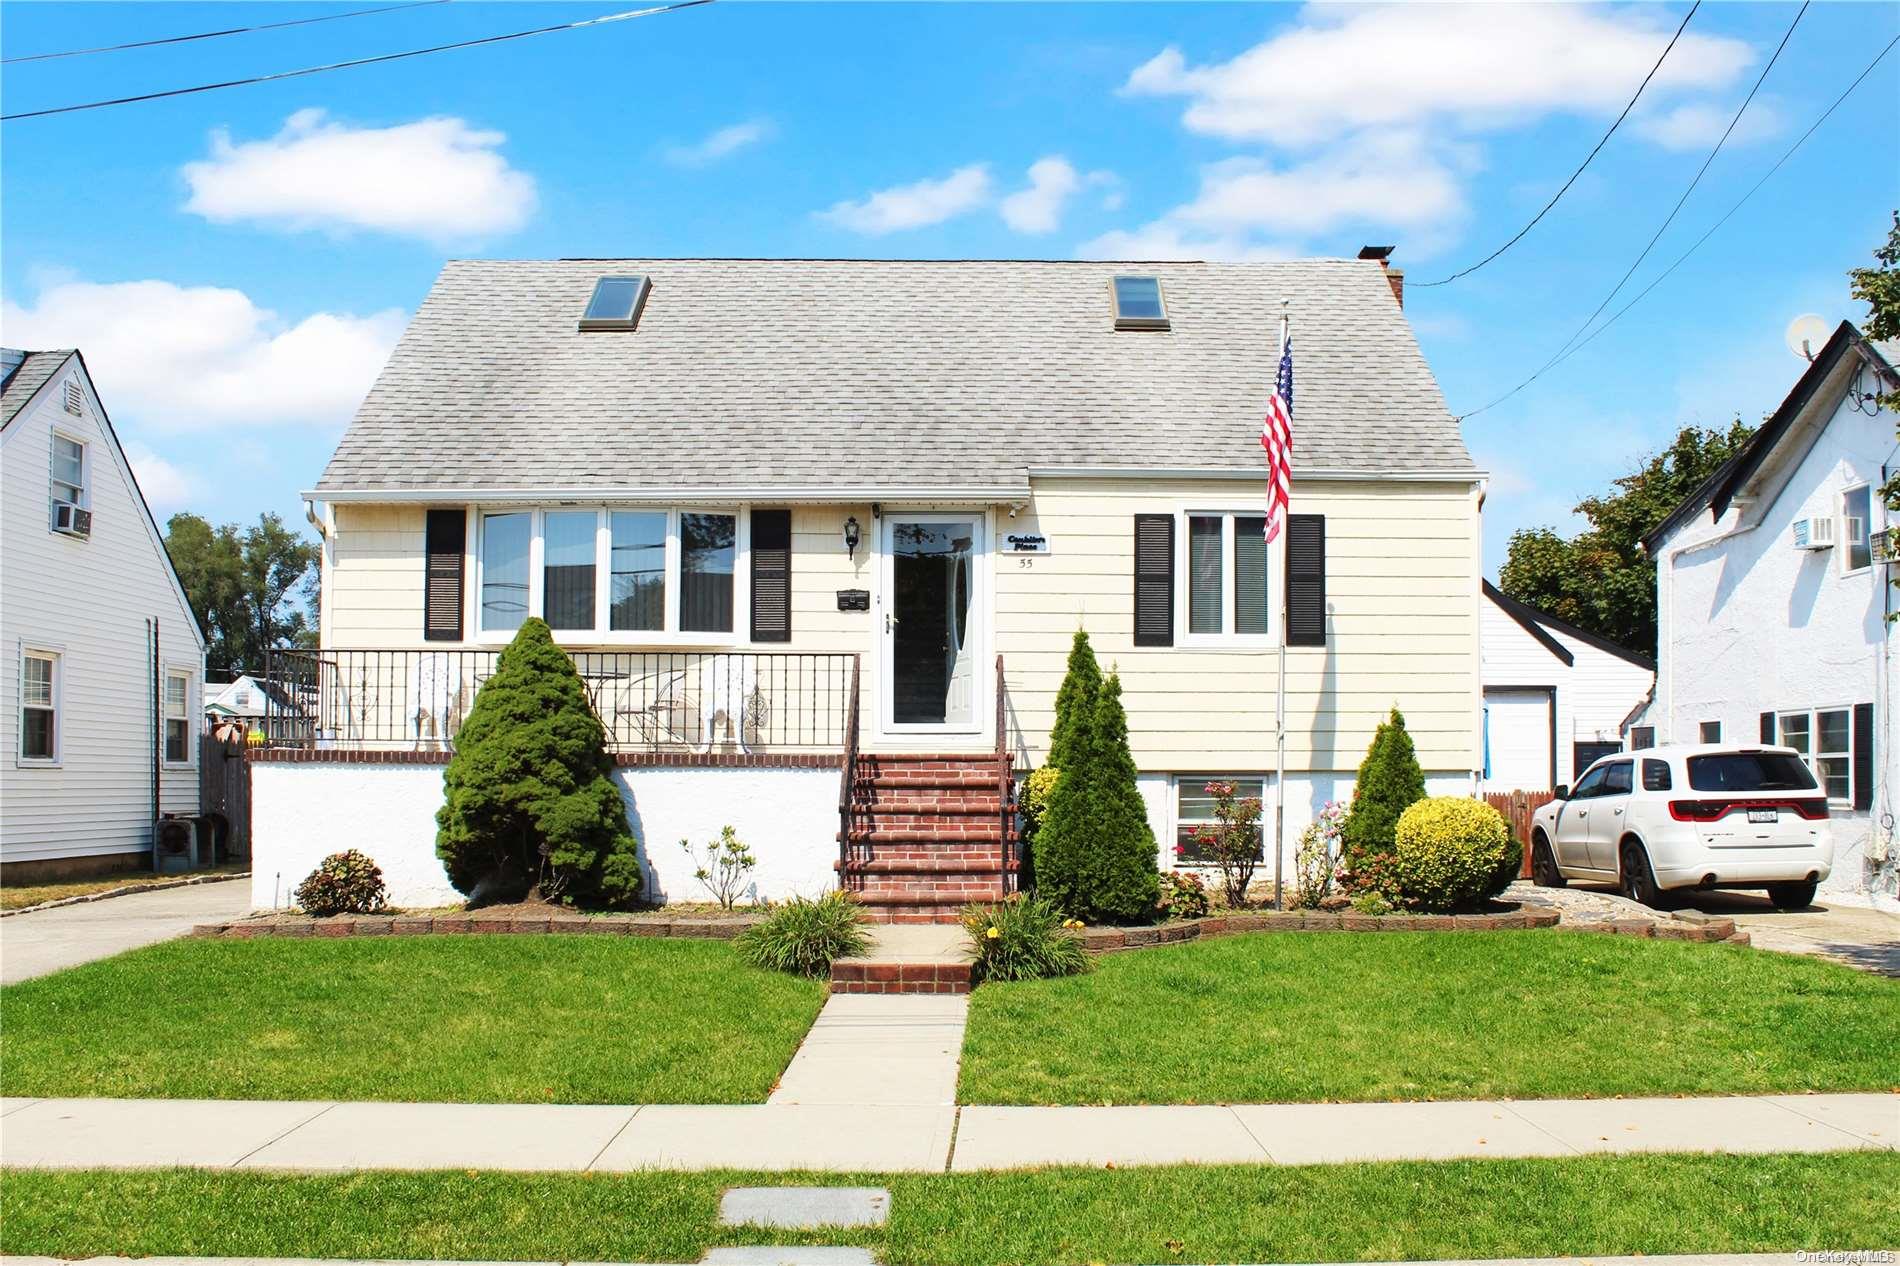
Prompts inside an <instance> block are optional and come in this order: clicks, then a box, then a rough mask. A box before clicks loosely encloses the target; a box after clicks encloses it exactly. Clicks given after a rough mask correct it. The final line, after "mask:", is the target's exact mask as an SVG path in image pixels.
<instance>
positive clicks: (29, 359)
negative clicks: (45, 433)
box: [0, 347, 73, 428]
mask: <svg viewBox="0 0 1900 1266" xmlns="http://www.w3.org/2000/svg"><path fill="white" fill-rule="evenodd" d="M7 350H8V351H12V350H13V349H11V348H8V349H7ZM18 354H19V355H21V356H23V358H24V359H22V360H21V361H20V364H19V367H18V368H17V369H15V370H14V371H13V372H12V373H11V374H9V375H8V376H7V379H6V382H5V384H4V385H0V428H4V427H5V426H6V425H7V423H9V422H11V421H13V419H14V418H15V417H17V416H19V412H20V410H22V409H24V408H26V402H27V401H29V400H31V399H32V398H33V397H34V396H35V395H36V394H38V392H39V389H40V388H41V387H44V386H45V385H46V380H47V379H49V378H51V377H52V376H53V375H54V374H56V373H58V372H59V367H60V366H61V365H64V364H65V363H66V360H67V358H68V357H70V356H71V355H72V354H73V349H72V348H70V347H67V348H61V349H59V350H56V351H50V352H24V353H18Z"/></svg>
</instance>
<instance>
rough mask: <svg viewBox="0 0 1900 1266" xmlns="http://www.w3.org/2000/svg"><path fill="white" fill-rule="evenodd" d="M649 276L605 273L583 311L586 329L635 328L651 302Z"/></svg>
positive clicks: (596, 284)
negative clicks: (648, 292)
mask: <svg viewBox="0 0 1900 1266" xmlns="http://www.w3.org/2000/svg"><path fill="white" fill-rule="evenodd" d="M648 289H649V287H648V285H647V279H646V278H645V277H602V278H601V279H600V280H599V281H596V282H595V283H594V297H593V298H591V299H589V300H588V301H587V311H586V312H583V313H582V314H581V329H582V330H631V329H633V328H634V327H635V326H637V325H639V324H640V309H642V308H644V307H645V306H646V302H647V290H648Z"/></svg>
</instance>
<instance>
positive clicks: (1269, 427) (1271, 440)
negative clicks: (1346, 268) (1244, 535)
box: [1260, 318, 1293, 543]
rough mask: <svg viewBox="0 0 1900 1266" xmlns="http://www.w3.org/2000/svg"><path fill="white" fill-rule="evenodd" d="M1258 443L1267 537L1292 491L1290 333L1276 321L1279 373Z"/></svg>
mask: <svg viewBox="0 0 1900 1266" xmlns="http://www.w3.org/2000/svg"><path fill="white" fill-rule="evenodd" d="M1260 447H1262V448H1264V449H1266V450H1267V541H1268V542H1269V543H1271V542H1272V541H1273V540H1274V539H1275V538H1276V537H1278V536H1279V535H1280V525H1281V524H1282V523H1284V522H1285V521H1286V510H1287V502H1288V500H1289V499H1290V498H1291V497H1292V495H1293V336H1292V335H1291V334H1289V333H1288V332H1287V328H1286V321H1285V319H1284V318H1282V320H1281V322H1280V377H1279V379H1278V381H1277V382H1275V383H1274V387H1273V398H1272V399H1271V400H1269V401H1267V418H1266V421H1265V422H1263V423H1261V425H1260Z"/></svg>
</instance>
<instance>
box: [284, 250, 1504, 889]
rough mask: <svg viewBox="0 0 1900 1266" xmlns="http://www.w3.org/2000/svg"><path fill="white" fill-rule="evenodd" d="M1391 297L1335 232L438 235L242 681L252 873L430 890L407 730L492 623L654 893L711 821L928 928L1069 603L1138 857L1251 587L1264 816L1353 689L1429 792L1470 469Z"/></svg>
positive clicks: (1451, 742)
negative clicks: (1120, 767)
mask: <svg viewBox="0 0 1900 1266" xmlns="http://www.w3.org/2000/svg"><path fill="white" fill-rule="evenodd" d="M1399 296H1400V281H1399V275H1398V274H1397V272H1396V271H1389V270H1387V269H1386V268H1385V267H1384V266H1383V265H1382V263H1381V262H1379V261H1378V260H1377V259H1371V260H1360V261H1348V260H1317V261H1310V262H1301V263H1261V264H1214V263H1154V264H1148V263H1143V264H1112V263H1052V262H1009V261H941V262H917V261H888V262H877V261H838V260H704V259H702V260H662V259H653V260H551V261H486V260H464V261H455V262H451V263H450V264H448V265H447V266H446V267H445V268H444V270H443V272H442V274H441V276H440V277H439V278H438V279H437V281H436V284H435V287H434V289H433V290H432V291H431V293H430V294H429V296H428V298H427V300H426V301H425V302H424V303H423V304H422V306H421V308H420V310H419V311H418V312H417V314H416V317H415V320H414V321H413V323H412V324H411V325H410V327H409V329H408V331H407V332H406V333H405V334H404V336H403V338H402V340H401V342H400V344H399V345H398V347H397V349H396V351H395V353H394V354H393V356H392V357H391V359H390V362H389V364H388V366H387V367H386V368H385V369H384V371H383V373H382V375H381V377H380V378H379V379H378V380H377V382H376V384H375V386H374V388H373V389H372V390H371V391H370V393H369V396H368V398H367V399H366V400H365V402H364V403H363V406H362V408H361V409H360V410H359V412H358V413H357V416H356V418H355V421H354V422H353V423H352V425H351V426H350V428H349V431H348V433H347V434H346V435H345V436H344V438H343V440H342V442H341V444H340V445H339V446H338V448H337V451H336V454H335V456H334V458H333V459H332V460H331V462H330V464H329V467H328V468H327V469H326V470H325V472H324V474H323V476H322V478H321V480H320V481H318V483H317V485H316V488H315V489H314V490H313V491H311V492H310V493H309V494H307V495H308V496H309V497H310V498H311V500H312V502H313V511H314V513H315V515H316V517H317V519H318V520H319V521H320V523H321V524H322V529H323V537H324V540H323V572H322V608H321V610H322V624H321V630H320V632H321V646H322V651H321V652H319V653H316V654H313V655H303V656H297V655H291V654H286V653H282V652H279V653H278V654H277V656H276V657H275V660H274V664H275V667H274V669H273V671H274V672H275V673H276V674H277V676H278V677H280V678H282V679H283V680H282V685H283V688H284V689H285V690H286V691H287V692H288V693H289V694H291V695H292V696H293V697H298V698H306V699H311V700H315V701H317V702H315V703H313V704H312V706H311V707H310V708H309V709H307V710H305V712H303V713H300V714H299V715H297V716H292V717H281V718H272V719H270V720H269V721H268V722H267V725H268V726H269V728H270V730H271V734H272V744H271V747H270V748H269V749H268V750H266V751H264V752H262V753H260V754H259V756H258V761H257V763H256V764H255V765H254V767H253V772H254V792H255V805H256V808H255V812H256V840H257V844H256V848H257V856H258V865H257V870H258V872H259V874H260V875H266V874H268V873H269V872H271V871H273V870H278V869H281V871H282V873H283V875H284V880H285V882H286V883H290V882H293V881H294V879H295V878H297V877H299V872H298V868H299V867H302V866H304V865H305V863H306V862H314V860H315V856H316V855H317V852H318V850H319V849H321V848H322V847H324V846H325V845H326V842H328V841H334V840H336V839H341V838H349V839H352V840H355V839H359V838H366V839H369V840H371V841H375V842H379V847H380V848H382V849H383V850H384V851H383V853H382V854H379V859H380V860H382V861H383V864H384V868H385V870H386V871H387V872H389V873H390V874H391V875H392V882H395V883H397V884H398V885H399V886H402V887H405V888H406V889H407V890H409V891H411V892H414V891H416V890H419V889H430V890H431V891H432V892H433V893H434V895H436V896H438V897H446V896H448V895H452V894H449V893H448V892H447V890H446V888H445V887H444V881H443V880H442V877H441V873H440V869H439V867H437V865H436V863H435V861H434V858H433V856H432V855H430V841H431V837H432V835H433V826H432V819H431V817H430V815H431V814H432V813H433V811H434V809H435V807H436V805H437V804H438V803H439V801H440V762H441V761H442V760H444V759H446V747H447V746H448V744H447V742H446V740H447V739H448V738H449V736H451V735H452V734H453V732H454V729H455V727H456V726H457V725H458V724H459V722H460V718H461V717H462V716H463V715H465V713H466V709H467V707H468V706H469V703H470V701H471V699H472V697H473V690H474V687H475V686H477V685H478V684H479V681H480V679H482V678H483V677H484V676H485V674H486V673H487V672H488V671H490V664H491V662H492V656H493V654H494V652H495V651H496V650H497V649H498V648H500V647H501V646H503V645H505V644H506V643H507V641H508V640H509V639H510V638H511V637H512V636H513V635H514V631H515V629H516V628H517V627H518V625H519V624H520V622H521V620H522V618H523V617H524V616H525V615H530V614H532V615H538V616H542V617H544V618H546V619H547V620H548V621H549V623H550V624H551V625H553V627H554V630H555V636H556V638H557V639H558V640H559V641H560V642H561V643H562V644H563V645H564V646H566V647H568V648H570V650H571V651H572V652H573V653H574V654H575V656H576V659H577V661H578V662H579V664H580V667H581V671H582V673H583V677H584V678H585V679H586V680H587V681H588V683H589V687H590V690H592V691H593V694H594V699H595V703H596V707H597V710H598V711H599V712H600V714H601V717H602V719H603V721H604V722H605V723H606V724H607V727H608V729H609V732H610V739H611V740H612V742H613V744H614V746H615V747H616V749H617V750H618V751H619V760H620V762H621V771H620V774H621V778H622V781H623V784H624V786H625V788H626V795H627V798H628V801H629V811H630V813H631V815H632V817H633V820H634V824H635V826H636V829H637V830H638V831H639V833H640V834H641V835H642V837H643V839H644V841H645V843H646V846H647V854H648V858H649V862H650V864H651V865H652V867H653V868H654V871H655V874H654V875H653V879H654V885H655V889H656V891H658V892H661V893H665V894H667V895H671V896H675V897H678V896H693V895H695V894H694V892H693V889H692V885H691V881H690V878H686V877H685V874H686V872H685V870H684V868H683V867H682V866H681V864H680V863H681V862H682V861H683V860H684V859H683V857H682V856H681V854H680V850H679V848H678V846H677V844H676V841H677V840H679V839H680V838H681V837H682V836H692V837H694V838H696V839H697V838H702V837H706V836H710V835H715V834H717V832H718V829H719V827H720V826H721V825H722V824H724V823H732V824H733V825H734V826H735V827H737V828H738V830H739V833H740V835H741V837H742V838H744V839H746V840H747V841H748V842H749V843H750V844H751V845H752V846H753V849H754V851H755V853H757V854H758V855H759V857H760V869H759V873H758V887H759V891H760V892H762V893H767V894H781V893H785V892H789V891H794V890H797V891H806V892H810V891H814V890H816V889H818V888H820V887H823V886H826V885H828V884H829V883H830V882H832V879H833V876H834V873H835V871H834V865H836V866H841V867H842V868H843V870H844V873H845V877H846V882H847V884H848V885H849V886H851V887H853V888H854V889H856V890H858V891H860V892H861V893H862V894H863V895H864V896H865V897H866V899H867V901H869V902H870V903H871V904H872V906H873V908H874V909H877V910H878V911H879V912H880V914H881V915H883V916H884V917H915V918H941V917H948V916H949V915H950V914H953V913H954V911H955V909H956V907H957V906H958V905H959V904H961V903H962V902H963V901H964V900H967V899H968V898H969V897H971V896H981V895H983V894H985V893H995V892H997V891H999V890H1001V889H1002V888H1006V887H1007V886H1008V884H1009V882H1010V879H1009V874H1010V873H1011V871H1012V869H1013V865H1014V862H1013V859H1012V858H1011V856H1010V854H1009V852H1008V848H1009V844H1010V841H1009V839H1008V838H1007V834H1008V827H1007V823H1008V821H1009V820H1010V819H1009V814H1008V810H1007V806H1006V805H1003V804H999V795H998V791H997V789H998V788H999V787H1000V786H1007V785H1008V779H1009V778H1010V777H1011V776H1014V777H1021V776H1022V775H1023V774H1024V773H1026V772H1027V770H1028V769H1029V768H1031V767H1033V766H1034V765H1035V764H1037V763H1039V762H1040V761H1041V760H1042V758H1043V753H1044V750H1045V748H1046V744H1047V741H1048V733H1049V728H1050V724H1051V721H1052V717H1053V704H1054V699H1055V694H1056V689H1057V687H1058V685H1059V684H1060V682H1061V679H1062V674H1063V665H1064V659H1065V656H1066V654H1067V652H1068V650H1069V644H1070V639H1071V636H1072V635H1073V633H1074V632H1075V630H1077V629H1078V628H1082V629H1086V630H1088V632H1089V634H1090V636H1091V637H1092V639H1093V641H1094V646H1095V649H1096V652H1097V654H1098V656H1099V657H1100V659H1101V661H1102V663H1103V665H1104V668H1105V669H1108V668H1113V669H1116V670H1118V671H1119V672H1120V674H1121V677H1122V682H1123V685H1124V689H1125V695H1124V699H1125V702H1126V706H1127V710H1128V716H1129V728H1130V739H1131V746H1132V748H1133V752H1134V757H1135V760H1136V762H1137V764H1138V766H1139V769H1140V778H1141V787H1142V791H1143V794H1144V795H1145V797H1146V799H1147V803H1148V807H1149V815H1150V819H1151V822H1152V824H1153V827H1154V830H1155V834H1156V836H1157V838H1158V840H1159V841H1160V846H1161V849H1162V852H1163V855H1164V858H1165V859H1167V860H1168V861H1170V862H1171V861H1172V858H1173V847H1172V846H1173V843H1174V841H1175V840H1177V839H1179V838H1181V836H1182V833H1183V831H1184V830H1185V828H1186V827H1187V826H1189V825H1191V824H1192V823H1193V822H1194V821H1196V820H1198V819H1199V818H1200V817H1201V816H1202V815H1204V814H1205V813H1206V812H1207V811H1208V805H1207V803H1206V799H1205V796H1204V795H1203V793H1202V790H1201V789H1202V788H1203V786H1204V785H1205V783H1206V782H1207V780H1208V778H1209V776H1211V775H1219V776H1222V777H1233V778H1236V779H1239V780H1240V781H1241V782H1242V784H1243V786H1244V787H1245V788H1247V789H1249V790H1254V789H1260V788H1263V786H1265V784H1266V781H1267V774H1268V772H1269V771H1270V770H1271V769H1272V767H1273V765H1274V760H1275V757H1274V752H1275V681H1276V657H1277V655H1278V654H1279V652H1278V651H1277V650H1276V647H1277V645H1278V643H1279V641H1280V636H1281V625H1282V622H1283V621H1284V622H1285V625H1286V633H1287V637H1286V640H1287V642H1288V643H1289V644H1290V649H1289V650H1288V651H1287V652H1286V659H1287V663H1286V669H1287V698H1286V718H1287V739H1286V748H1287V768H1288V777H1287V829H1286V838H1287V841H1289V843H1288V844H1287V847H1288V848H1290V841H1291V840H1292V839H1293V838H1295V837H1296V836H1297V833H1298V831H1299V829H1300V827H1301V826H1303V825H1304V824H1305V823H1306V822H1307V821H1308V820H1309V818H1310V817H1311V815H1312V813H1313V812H1314V811H1315V810H1317V809H1318V808H1319V807H1320V806H1321V805H1323V804H1324V802H1325V801H1327V800H1328V799H1333V798H1338V797H1343V796H1345V795H1346V794H1348V793H1349V791H1350V786H1351V781H1352V778H1353V774H1354V771H1355V770H1356V768H1357V766H1358V764H1359V762H1360V760H1361V759H1362V757H1363V756H1364V754H1365V751H1366V747H1367V744H1368V743H1369V742H1370V741H1371V738H1372V735H1373V731H1374V728H1375V727H1376V725H1377V724H1378V722H1379V721H1380V720H1381V719H1382V718H1384V717H1385V715H1386V714H1387V712H1388V710H1389V709H1391V708H1392V707H1393V706H1394V705H1396V706H1398V707H1399V708H1401V709H1402V710H1403V711H1404V713H1405V715H1406V718H1407V720H1408V723H1409V725H1410V728H1411V733H1412V736H1413V738H1414V740H1415V741H1416V743H1417V747H1418V755H1419V759H1420V761H1421V762H1422V764H1423V766H1424V768H1425V769H1426V770H1427V771H1428V773H1429V776H1430V781H1431V784H1432V786H1433V788H1434V789H1435V790H1440V791H1456V792H1468V791H1470V790H1471V789H1472V788H1473V787H1474V785H1475V780H1476V778H1477V776H1478V772H1479V769H1480V766H1481V761H1482V757H1481V751H1480V693H1479V581H1480V560H1479V548H1480V546H1479V507H1480V502H1481V497H1482V490H1483V480H1482V476H1481V474H1480V473H1479V471H1478V470H1477V469H1476V467H1475V466H1474V465H1473V463H1472V460H1471V457H1470V455H1469V453H1468V452H1467V451H1466V449H1465V446H1464V443H1463V442H1462V440H1461V438H1460V435H1459V430H1458V426H1457V423H1456V421H1455V420H1454V419H1453V418H1452V417H1451V415H1450V414H1449V413H1448V411H1447V410H1446V408H1445V404H1444V401H1443V399H1442V397H1441V395H1440V393H1439V390H1438V387H1437V384H1436V383H1435V382H1434V380H1433V378H1432V375H1431V372H1430V370H1429V369H1428V368H1427V366H1426V364H1425V362H1424V359H1423V358H1422V357H1421V355H1420V353H1419V349H1418V345H1417V343H1416V342H1415V340H1414V338H1413V336H1412V332H1411V329H1410V327H1409V326H1408V325H1407V323H1406V321H1405V318H1404V315H1403V313H1402V311H1401V306H1400V302H1399ZM1283 310H1284V311H1285V312H1286V313H1287V314H1288V315H1289V317H1290V319H1291V321H1292V328H1293V340H1294V347H1295V353H1294V360H1295V375H1296V398H1295V405H1294V432H1295V441H1294V447H1295V452H1294V482H1293V492H1292V510H1293V514H1292V518H1291V520H1290V522H1289V524H1288V527H1287V530H1286V532H1284V533H1283V534H1282V536H1281V538H1280V540H1279V541H1277V542H1275V543H1274V544H1273V545H1271V546H1268V545H1266V544H1265V543H1264V541H1263V537H1262V531H1261V527H1262V518H1261V516H1262V514H1263V511H1264V505H1265V489H1266V484H1265V473H1264V472H1265V466H1264V461H1263V458H1262V454H1261V448H1260V428H1261V419H1262V415H1263V411H1264V408H1265V405H1266V401H1267V397H1268V393H1269V392H1270V390H1271V387H1272V383H1273V380H1274V373H1275V367H1276V364H1277V360H1278V351H1279V349H1278V329H1279V323H1280V318H1281V314H1282V311H1283ZM364 749H370V750H367V751H366V750H364ZM373 749H383V750H381V751H376V750H373ZM389 749H405V750H402V751H400V752H398V751H392V750H389ZM848 750H855V751H857V752H858V753H860V754H861V755H862V757H863V759H862V760H860V761H859V762H856V763H851V764H848V765H847V764H845V762H844V756H845V753H846V752H847V751H848ZM351 761H356V762H358V763H355V764H350V763H348V762H351ZM370 761H375V762H379V763H368V762H370ZM395 761H401V762H405V763H390V762H395ZM841 767H842V768H843V771H844V772H843V773H842V775H841V772H840V771H841ZM339 771H343V772H347V773H348V774H349V775H350V776H351V781H350V782H349V783H348V784H347V785H348V786H350V788H351V793H350V795H349V796H348V797H339V796H337V795H336V794H335V792H334V788H335V787H337V786H338V785H340V784H339V783H338V782H337V781H336V775H337V773H338V772H339ZM905 786H909V787H914V788H916V789H917V794H911V793H910V792H907V791H905V790H903V787H905ZM925 793H929V794H925ZM1267 794H1268V798H1269V800H1270V799H1271V794H1272V793H1271V790H1270V789H1268V793H1267ZM841 796H842V798H843V805H842V807H841V803H840V801H841ZM339 815H342V816H343V817H346V818H348V823H347V824H345V823H343V822H341V821H340V819H339ZM1269 820H1271V813H1270V812H1269ZM359 827H360V828H361V829H360V830H359V829H358V828H359ZM841 831H842V832H843V833H845V834H847V835H848V836H849V837H850V847H849V849H848V850H846V853H845V855H844V856H843V857H842V858H841V856H840V849H839V845H838V842H837V836H838V835H839V834H840V833H841ZM273 849H274V850H276V853H275V854H274V855H273V857H274V860H273V858H272V857H267V855H270V854H272V850H273ZM1268 873H1269V874H1270V873H1271V865H1269V867H1268ZM1289 873H1290V868H1289ZM259 882H260V885H262V884H264V883H267V882H268V880H266V879H260V881H259ZM431 885H433V888H431ZM259 891H260V893H262V894H263V895H264V896H266V897H267V896H268V894H267V893H264V891H263V889H262V888H261V887H260V890H259Z"/></svg>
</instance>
